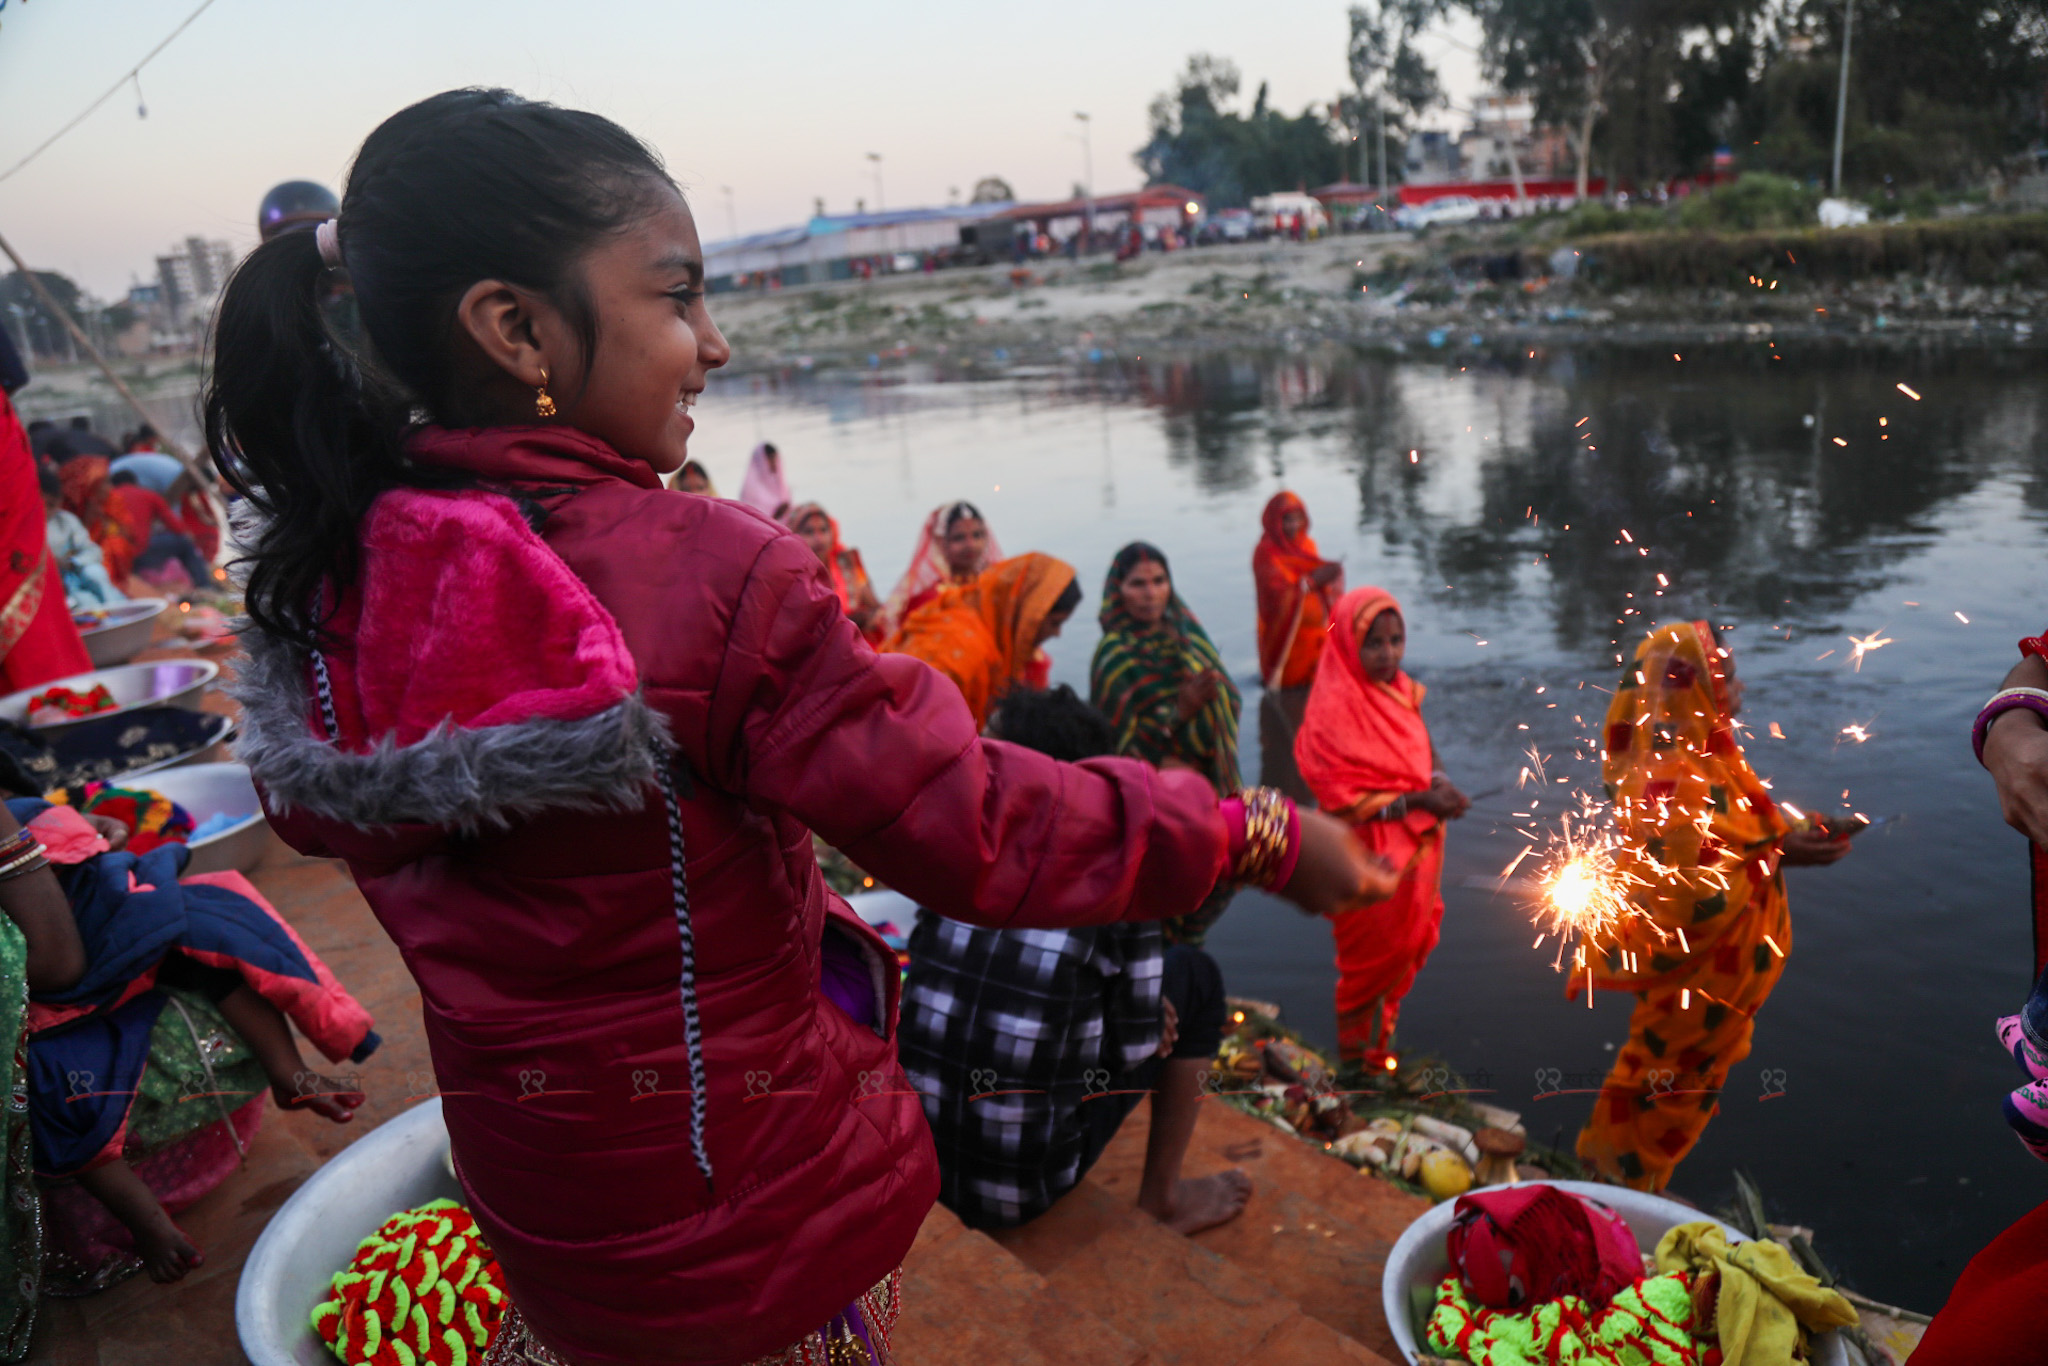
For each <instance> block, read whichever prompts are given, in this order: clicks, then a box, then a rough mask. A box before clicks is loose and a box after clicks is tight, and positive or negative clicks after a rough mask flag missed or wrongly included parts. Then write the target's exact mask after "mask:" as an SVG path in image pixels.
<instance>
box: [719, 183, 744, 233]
mask: <svg viewBox="0 0 2048 1366" xmlns="http://www.w3.org/2000/svg"><path fill="white" fill-rule="evenodd" d="M718 188H719V189H721V190H723V191H724V192H725V230H726V231H727V232H728V233H730V234H731V235H732V236H733V237H734V238H735V239H737V238H738V237H739V235H740V211H739V208H738V207H737V206H736V205H735V204H734V203H733V197H732V186H730V185H720V186H719V187H718Z"/></svg>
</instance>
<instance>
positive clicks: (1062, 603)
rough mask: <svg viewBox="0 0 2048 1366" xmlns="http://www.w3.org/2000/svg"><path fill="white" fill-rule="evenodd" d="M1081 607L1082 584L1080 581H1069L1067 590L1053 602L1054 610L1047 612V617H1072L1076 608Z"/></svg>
mask: <svg viewBox="0 0 2048 1366" xmlns="http://www.w3.org/2000/svg"><path fill="white" fill-rule="evenodd" d="M1080 605H1081V582H1080V580H1078V579H1068V580H1067V586H1066V588H1065V590H1064V591H1062V592H1061V593H1060V595H1059V597H1058V598H1056V599H1055V600H1054V601H1053V605H1052V610H1051V611H1049V612H1047V613H1046V615H1047V616H1052V617H1059V616H1069V617H1070V616H1072V615H1073V614H1074V609H1075V608H1076V607H1079V606H1080Z"/></svg>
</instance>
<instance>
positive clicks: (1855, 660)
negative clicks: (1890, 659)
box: [1849, 626, 1892, 673]
mask: <svg viewBox="0 0 2048 1366" xmlns="http://www.w3.org/2000/svg"><path fill="white" fill-rule="evenodd" d="M1883 631H1884V628H1883V627H1882V626H1880V627H1878V628H1877V630H1875V631H1872V632H1871V633H1870V634H1869V635H1867V636H1860V637H1859V636H1850V637H1849V644H1850V646H1851V647H1852V648H1854V650H1855V651H1856V653H1855V654H1854V655H1852V656H1851V657H1850V660H1849V663H1850V665H1851V666H1853V667H1854V669H1855V670H1856V672H1857V673H1862V672H1863V656H1865V655H1867V654H1869V653H1870V652H1871V651H1872V650H1881V649H1883V648H1884V647H1885V646H1887V645H1889V644H1891V643H1892V638H1891V637H1890V636H1887V635H1883V634H1882V632H1883Z"/></svg>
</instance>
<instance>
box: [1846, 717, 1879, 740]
mask: <svg viewBox="0 0 2048 1366" xmlns="http://www.w3.org/2000/svg"><path fill="white" fill-rule="evenodd" d="M1871 734H1872V731H1871V729H1870V724H1869V723H1868V722H1866V721H1852V722H1850V723H1849V724H1848V725H1846V726H1844V727H1842V735H1843V737H1844V738H1845V739H1850V740H1854V741H1855V742H1856V743H1857V744H1859V745H1860V744H1862V743H1863V742H1864V741H1866V740H1868V739H1869V738H1870V737H1871Z"/></svg>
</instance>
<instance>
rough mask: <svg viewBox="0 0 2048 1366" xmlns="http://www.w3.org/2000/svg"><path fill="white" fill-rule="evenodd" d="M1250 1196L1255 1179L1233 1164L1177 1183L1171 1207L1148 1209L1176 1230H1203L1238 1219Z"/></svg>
mask: <svg viewBox="0 0 2048 1366" xmlns="http://www.w3.org/2000/svg"><path fill="white" fill-rule="evenodd" d="M1251 1198H1252V1179H1251V1178H1250V1177H1249V1176H1246V1175H1245V1174H1244V1172H1243V1170H1242V1169H1240V1168H1237V1167H1232V1168H1231V1169H1230V1170H1229V1171H1227V1172H1218V1173H1216V1174H1215V1175H1214V1176H1205V1177H1202V1178H1201V1179H1200V1180H1197V1181H1187V1180H1182V1181H1176V1182H1174V1185H1173V1202H1172V1204H1171V1206H1170V1207H1169V1208H1167V1209H1149V1208H1148V1209H1146V1210H1145V1212H1146V1213H1147V1214H1149V1215H1151V1216H1152V1217H1153V1218H1155V1219H1157V1220H1158V1221H1159V1222H1160V1223H1162V1224H1164V1225H1166V1226H1167V1227H1168V1228H1170V1229H1172V1230H1173V1231H1174V1232H1175V1233H1200V1232H1201V1231H1202V1230H1203V1229H1205V1228H1214V1227H1216V1225H1218V1224H1226V1223H1229V1222H1230V1221H1231V1220H1232V1219H1235V1218H1236V1217H1237V1216H1238V1215H1239V1214H1241V1213H1243V1212H1244V1205H1245V1201H1247V1200H1249V1199H1251Z"/></svg>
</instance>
